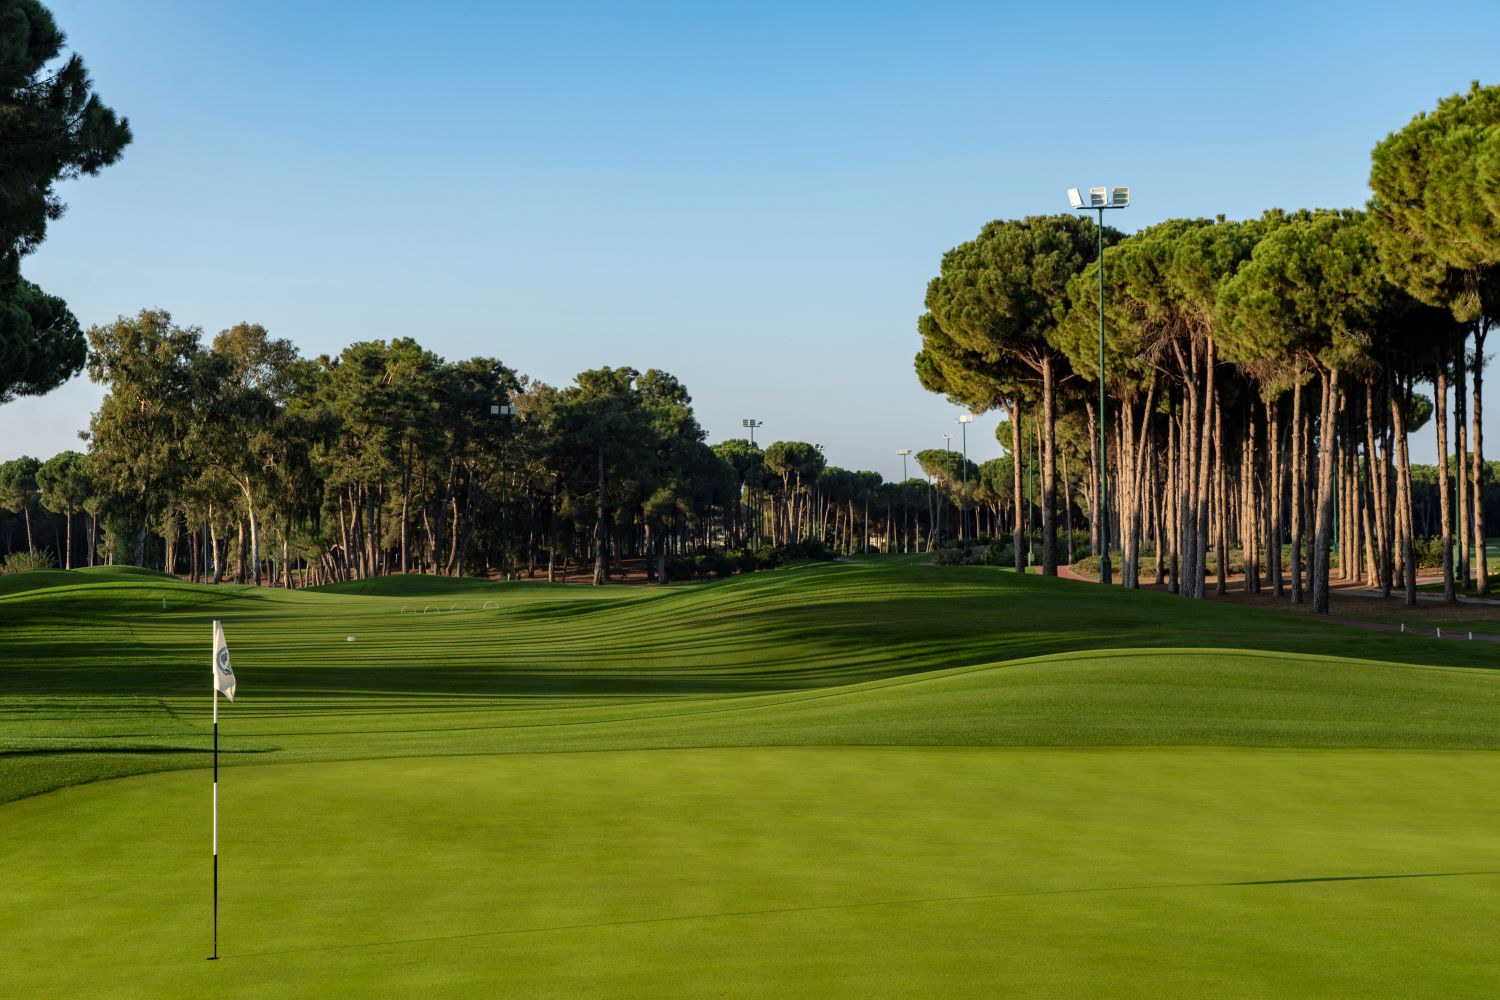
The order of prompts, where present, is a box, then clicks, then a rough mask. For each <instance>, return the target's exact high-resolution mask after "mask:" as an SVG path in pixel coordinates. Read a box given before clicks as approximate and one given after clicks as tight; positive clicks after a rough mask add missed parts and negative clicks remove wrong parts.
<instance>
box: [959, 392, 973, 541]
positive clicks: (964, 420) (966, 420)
mask: <svg viewBox="0 0 1500 1000" xmlns="http://www.w3.org/2000/svg"><path fill="white" fill-rule="evenodd" d="M973 420H974V414H972V413H964V414H960V415H959V418H958V425H959V426H960V427H962V428H963V435H964V491H963V492H962V493H960V494H959V495H958V531H959V534H960V535H962V536H963V540H964V555H968V554H969V424H970V423H971V422H972V421H973Z"/></svg>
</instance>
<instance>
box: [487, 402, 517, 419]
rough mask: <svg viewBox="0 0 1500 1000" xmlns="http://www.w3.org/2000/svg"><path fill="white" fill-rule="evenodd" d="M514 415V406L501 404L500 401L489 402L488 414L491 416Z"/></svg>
mask: <svg viewBox="0 0 1500 1000" xmlns="http://www.w3.org/2000/svg"><path fill="white" fill-rule="evenodd" d="M515 415H516V408H515V407H514V406H510V405H502V404H500V403H491V404H490V416H492V417H513V416H515Z"/></svg>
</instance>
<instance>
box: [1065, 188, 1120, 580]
mask: <svg viewBox="0 0 1500 1000" xmlns="http://www.w3.org/2000/svg"><path fill="white" fill-rule="evenodd" d="M1068 200H1069V201H1070V202H1071V203H1072V205H1073V207H1074V208H1075V209H1080V210H1085V211H1086V210H1087V209H1090V208H1092V209H1094V210H1095V211H1097V212H1098V213H1099V224H1098V226H1097V227H1096V229H1095V232H1096V233H1097V235H1098V238H1099V255H1098V257H1097V258H1096V259H1097V260H1098V263H1099V582H1100V583H1102V584H1104V585H1105V586H1108V585H1109V584H1110V583H1112V582H1113V580H1112V579H1111V576H1112V574H1111V573H1110V564H1109V451H1108V448H1107V437H1106V431H1105V426H1106V424H1107V423H1108V422H1109V411H1108V410H1106V409H1105V408H1104V210H1105V209H1107V208H1126V207H1127V206H1129V204H1130V189H1129V188H1118V187H1117V188H1115V189H1114V190H1113V192H1112V194H1110V196H1109V197H1106V189H1104V188H1091V189H1090V190H1089V200H1090V204H1088V205H1084V204H1083V197H1082V195H1081V194H1080V193H1079V191H1078V189H1077V188H1071V189H1070V190H1069V191H1068ZM1072 545H1073V540H1072V539H1071V538H1070V539H1068V547H1069V549H1070V550H1071V548H1072ZM1069 559H1070V560H1071V559H1072V555H1071V552H1070V554H1069Z"/></svg>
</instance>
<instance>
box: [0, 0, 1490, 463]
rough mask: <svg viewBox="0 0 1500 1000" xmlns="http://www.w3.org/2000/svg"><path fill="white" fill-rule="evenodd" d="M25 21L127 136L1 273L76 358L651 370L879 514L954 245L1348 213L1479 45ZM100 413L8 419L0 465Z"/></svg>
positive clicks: (532, 19)
mask: <svg viewBox="0 0 1500 1000" xmlns="http://www.w3.org/2000/svg"><path fill="white" fill-rule="evenodd" d="M52 7H53V9H54V11H55V13H56V14H57V17H58V20H59V22H60V23H61V25H62V26H63V28H64V30H66V31H67V33H68V35H69V38H70V42H71V44H72V46H73V47H74V48H75V49H76V50H77V51H79V52H80V53H82V55H83V56H84V58H85V60H86V61H87V63H88V65H89V67H90V70H91V72H92V73H93V75H94V78H95V81H96V83H97V85H98V88H99V91H100V93H101V95H102V96H103V97H104V99H105V100H106V102H107V103H109V104H111V105H112V106H114V107H115V108H116V109H117V110H119V111H120V112H122V113H124V114H126V115H128V116H129V117H130V119H131V124H132V127H133V128H134V130H135V135H136V141H135V143H134V145H132V146H131V147H130V149H129V150H128V151H127V152H126V155H125V158H124V159H123V160H122V161H121V162H120V163H119V164H117V165H116V166H114V167H111V168H109V169H108V170H106V171H105V172H104V173H103V174H101V175H100V176H99V177H96V178H87V179H84V180H82V181H79V182H77V183H70V184H68V185H66V186H65V188H64V191H63V194H64V197H65V198H66V200H67V201H68V203H69V206H70V207H69V211H68V213H67V215H66V216H65V217H64V218H63V219H62V220H61V221H59V222H57V223H55V224H54V225H53V227H52V230H51V235H50V236H49V238H48V240H47V242H46V244H45V245H44V246H43V248H42V249H41V250H40V251H39V252H38V253H36V254H35V255H34V256H33V257H31V258H28V260H27V261H26V264H25V272H26V273H27V275H28V276H29V277H31V278H32V279H33V280H36V281H37V282H39V283H40V284H41V285H42V286H43V287H44V288H46V289H47V290H48V291H51V292H53V293H55V294H59V295H62V296H63V297H64V298H66V299H67V300H68V302H69V303H70V304H71V305H72V307H73V309H74V311H75V312H76V313H77V314H78V316H79V318H80V320H82V321H83V323H84V324H85V325H88V324H93V323H99V322H107V321H109V320H110V319H113V318H114V317H115V316H116V315H119V314H129V313H134V312H135V311H137V310H139V309H140V308H142V307H147V306H150V307H161V308H166V309H169V310H171V311H172V313H173V314H174V316H175V317H176V318H177V319H178V321H179V322H182V323H185V324H197V325H200V326H202V327H203V328H204V330H205V331H206V332H207V333H208V334H209V335H212V333H214V332H216V331H218V330H220V329H222V328H224V327H227V326H229V325H232V324H233V323H236V322H239V321H241V320H251V321H255V322H260V323H263V324H265V325H266V326H267V327H268V328H269V329H270V330H271V331H272V332H273V333H274V334H276V335H278V336H283V337H288V338H290V339H291V340H293V341H294V342H295V343H297V344H298V345H299V347H300V348H301V349H302V351H303V352H304V353H305V354H309V355H316V354H320V353H327V352H337V351H338V350H339V349H340V348H342V347H343V346H344V345H345V344H347V343H349V342H351V341H354V340H362V339H371V338H377V337H385V338H389V337H395V336H403V335H409V336H413V337H416V338H417V339H418V340H419V341H420V342H421V343H423V344H424V345H426V346H428V347H429V348H431V349H433V350H435V351H437V352H438V353H439V354H442V355H444V356H445V357H449V358H458V357H466V356H470V355H475V354H484V355H491V356H495V357H499V358H501V359H502V360H503V361H505V362H506V363H507V364H510V365H512V366H514V367H516V368H518V369H520V370H521V371H523V372H526V373H528V374H530V375H532V376H534V377H537V378H540V379H542V380H544V381H548V382H552V383H554V384H565V383H567V382H568V381H569V380H570V379H571V377H572V375H573V374H574V373H576V372H577V371H579V370H581V369H584V368H592V367H597V366H599V365H605V364H608V365H633V366H635V367H637V368H642V369H644V368H648V367H658V368H665V369H667V370H669V371H671V372H673V373H674V374H676V375H677V376H678V377H679V378H681V379H682V380H683V381H684V382H685V383H686V385H687V386H688V388H689V390H690V391H691V392H692V394H693V396H694V403H695V407H696V409H697V412H698V415H699V419H700V421H701V422H702V423H703V425H704V427H705V429H706V430H707V431H708V433H709V435H710V440H715V441H716V440H721V439H723V438H726V437H737V436H740V435H741V434H742V431H741V429H740V420H741V418H743V417H748V416H754V417H758V418H760V419H762V420H764V421H765V427H764V428H763V429H762V430H761V431H760V432H759V434H758V439H759V440H761V441H762V442H768V441H771V440H775V439H777V438H795V439H800V440H807V441H814V442H819V443H822V444H823V445H824V446H825V448H826V450H827V453H828V456H829V460H830V461H832V462H834V463H836V464H838V465H843V466H846V467H850V468H871V469H875V470H877V471H879V472H881V473H882V474H884V475H886V476H887V477H888V478H892V477H895V476H896V475H898V474H899V472H900V463H899V459H897V458H896V456H895V451H896V449H897V448H901V447H911V448H917V449H920V448H926V447H941V446H942V444H943V441H942V437H941V435H942V434H944V433H946V432H949V431H956V429H957V428H956V425H955V424H954V423H953V420H954V417H955V416H956V414H957V411H956V409H955V408H954V407H952V406H950V405H948V404H947V403H946V402H945V401H944V400H942V399H941V398H938V397H934V396H931V395H929V394H927V393H925V392H923V391H922V389H921V387H920V386H919V385H918V384H917V382H916V379H915V376H914V375H913V374H912V367H911V359H912V355H913V354H914V353H915V351H916V349H917V346H918V340H917V336H916V333H915V321H916V317H917V315H918V314H919V313H920V312H921V308H922V295H923V291H924V289H925V286H926V283H927V281H928V280H929V279H930V278H931V276H932V275H933V273H934V272H935V270H936V268H937V264H938V261H939V258H940V257H941V255H942V253H943V251H944V250H946V249H947V248H948V247H950V246H952V245H954V244H956V243H958V242H961V241H963V240H965V239H968V238H970V237H972V236H973V235H974V233H975V232H977V231H978V229H979V226H980V225H981V224H982V223H983V222H984V221H986V220H988V219H992V218H997V217H1006V216H1020V215H1029V214H1036V213H1044V212H1054V211H1061V210H1064V209H1065V206H1066V200H1065V198H1064V190H1065V189H1066V188H1067V187H1069V186H1073V185H1080V186H1088V185H1090V184H1129V185H1130V186H1131V187H1132V188H1133V189H1134V192H1135V204H1134V205H1133V207H1132V208H1131V209H1129V210H1128V211H1126V212H1122V213H1117V215H1116V217H1115V221H1116V222H1117V223H1118V224H1120V225H1121V226H1122V227H1123V228H1126V229H1134V228H1137V227H1139V226H1143V225H1148V224H1150V223H1153V222H1156V221H1159V220H1161V219H1164V218H1169V217H1173V216H1212V215H1215V214H1218V213H1225V214H1227V215H1229V216H1230V217H1242V216H1248V215H1255V214H1258V213H1259V212H1260V211H1261V210H1262V209H1264V208H1267V207H1270V206H1276V205H1280V206H1284V207H1288V208H1291V207H1301V206H1343V205H1357V204H1360V203H1362V202H1363V201H1364V200H1365V198H1366V197H1367V195H1368V190H1367V187H1366V179H1367V176H1368V165H1369V150H1370V148H1371V147H1372V146H1373V145H1374V143H1375V142H1376V141H1377V140H1378V139H1380V138H1381V137H1383V136H1384V135H1385V134H1386V133H1387V132H1389V131H1391V130H1392V129H1395V128H1399V127H1400V126H1401V125H1403V124H1404V123H1405V122H1406V121H1408V120H1409V119H1410V118H1411V116H1412V115H1413V114H1415V113H1417V112H1419V111H1422V110H1424V109H1427V108H1429V107H1431V106H1432V105H1433V104H1434V103H1435V102H1436V100H1437V98H1438V97H1440V96H1442V95H1446V94H1449V93H1453V92H1456V91H1459V90H1462V89H1464V88H1466V87H1467V86H1468V83H1469V81H1470V80H1473V79H1481V80H1483V81H1484V82H1487V83H1489V82H1494V75H1493V69H1492V68H1493V67H1494V65H1495V54H1494V53H1495V49H1494V39H1495V38H1496V37H1497V36H1500V5H1495V4H1493V3H1450V4H1444V3H1429V4H1423V5H1414V4H1381V3H1364V4H1307V3H1301V4H1295V5H1294V4H1262V5H1256V6H1255V7H1254V9H1253V10H1251V9H1250V7H1249V6H1248V5H1234V6H1233V7H1231V6H1229V5H1223V6H1222V7H1221V6H1220V5H1207V4H1192V5H1189V4H1182V5H1156V6H1149V7H1145V8H1142V7H1140V6H1136V5H1120V6H1118V7H1109V6H1102V5H1096V4H1075V5H1071V6H1069V7H1068V8H1066V11H1065V12H1064V10H1063V9H1062V8H1059V7H1054V6H1050V5H1049V7H1048V8H1046V9H1044V8H1043V7H1042V5H1035V6H1021V5H1007V4H984V5H973V6H967V5H946V6H945V5H935V4H920V5H918V4H910V5H906V4H884V3H865V4H858V5H855V4H823V5H811V4H778V3H763V4H758V5H744V6H739V5H736V6H729V5H723V6H714V5H706V4H676V5H649V6H648V5H618V4H597V5H595V4H572V5H568V6H566V7H565V8H564V7H562V6H560V5H547V4H527V5H508V4H480V3H446V4H445V3H425V4H418V3H379V2H372V3H360V4H354V3H324V4H311V3H309V4H298V3H284V2H262V3H242V4H228V3H213V4H202V3H185V2H184V3H169V2H154V0H132V2H131V3H129V4H117V3H104V2H99V0H53V2H52ZM1114 12H1118V13H1114ZM99 396H100V393H99V390H98V388H97V387H95V386H92V385H90V384H89V383H88V382H87V380H86V379H84V378H79V379H77V380H75V381H74V382H73V383H70V384H69V385H68V386H66V387H64V388H63V389H60V390H58V391H56V392H54V393H52V394H51V395H50V396H47V397H45V398H42V399H38V400H24V401H18V402H16V403H12V404H9V405H7V406H4V407H0V426H3V427H5V428H6V432H5V433H4V434H3V435H0V458H9V457H12V456H13V455H15V454H19V453H21V452H23V451H24V452H29V453H32V454H39V455H41V456H44V457H45V456H46V455H50V454H51V453H53V452H55V451H58V450H61V449H63V448H67V447H77V446H78V444H77V441H76V433H77V431H78V430H79V429H81V428H83V427H84V426H86V424H87V419H88V412H89V411H90V410H91V409H93V408H94V407H96V406H97V402H98V399H99ZM1497 411H1500V406H1497V405H1491V406H1490V407H1489V412H1490V414H1491V415H1494V414H1496V412H1497ZM995 419H996V418H995V416H994V415H986V416H983V417H980V418H978V419H976V421H975V423H974V424H973V425H972V426H971V427H970V434H969V453H970V457H971V458H974V459H976V460H983V459H985V458H989V457H993V456H994V455H996V454H999V448H998V445H997V444H996V443H995V440H994V437H993V429H994V425H995ZM1488 429H1489V436H1490V439H1491V440H1496V439H1500V438H1497V437H1496V431H1497V430H1500V418H1497V420H1496V422H1494V423H1491V424H1490V425H1489V428H1488ZM1424 438H1425V436H1424ZM955 443H956V442H955ZM1431 454H1432V448H1431V445H1430V444H1429V443H1427V442H1426V441H1425V440H1423V441H1421V442H1419V443H1418V447H1417V449H1416V451H1415V456H1416V457H1418V458H1419V459H1421V458H1422V457H1424V456H1430V455H1431Z"/></svg>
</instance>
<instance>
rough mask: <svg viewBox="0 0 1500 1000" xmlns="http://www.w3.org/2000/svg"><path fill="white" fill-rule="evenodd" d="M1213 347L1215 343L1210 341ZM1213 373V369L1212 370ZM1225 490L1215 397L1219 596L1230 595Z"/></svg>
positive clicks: (1219, 416) (1221, 421)
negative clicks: (1227, 577)
mask: <svg viewBox="0 0 1500 1000" xmlns="http://www.w3.org/2000/svg"><path fill="white" fill-rule="evenodd" d="M1209 344H1210V345H1212V344H1213V341H1212V340H1210V341H1209ZM1212 350H1213V348H1212V346H1210V348H1209V351H1210V353H1209V357H1213V353H1212ZM1210 371H1212V369H1210ZM1225 499H1226V498H1225V490H1224V406H1223V404H1222V403H1221V402H1220V400H1219V399H1218V396H1217V394H1215V397H1214V512H1215V520H1216V521H1217V522H1218V523H1217V530H1216V532H1215V536H1214V546H1215V547H1216V548H1217V549H1218V558H1217V559H1216V560H1214V570H1215V573H1214V575H1215V581H1214V584H1215V587H1214V592H1215V593H1217V594H1225V593H1228V590H1229V588H1228V586H1227V585H1226V583H1225V575H1226V574H1227V573H1228V572H1229V531H1228V520H1229V517H1228V515H1229V507H1228V506H1227V504H1226V503H1225Z"/></svg>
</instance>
